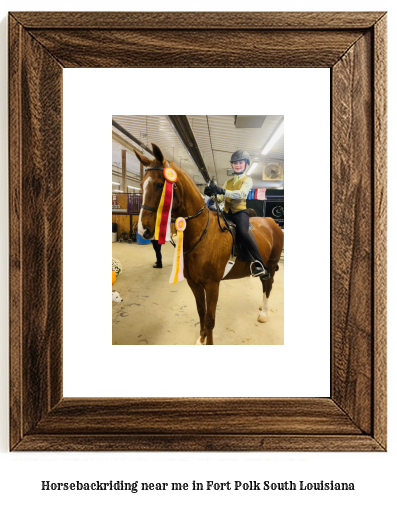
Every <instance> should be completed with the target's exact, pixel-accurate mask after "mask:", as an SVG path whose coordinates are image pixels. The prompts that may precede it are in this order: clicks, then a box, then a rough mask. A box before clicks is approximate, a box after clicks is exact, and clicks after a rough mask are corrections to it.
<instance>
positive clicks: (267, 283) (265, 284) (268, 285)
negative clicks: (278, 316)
mask: <svg viewBox="0 0 397 507" xmlns="http://www.w3.org/2000/svg"><path fill="white" fill-rule="evenodd" d="M273 276H274V273H273V274H272V275H271V276H270V278H269V279H268V280H261V282H262V289H263V302H262V304H261V305H260V307H259V310H261V313H260V314H259V316H258V322H262V323H263V322H266V320H267V308H268V300H269V296H270V292H271V290H272V286H273Z"/></svg>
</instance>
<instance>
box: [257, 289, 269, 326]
mask: <svg viewBox="0 0 397 507" xmlns="http://www.w3.org/2000/svg"><path fill="white" fill-rule="evenodd" d="M268 301H269V299H268V298H267V297H266V293H264V294H263V303H262V305H261V306H260V310H262V311H261V313H260V314H259V317H258V322H266V319H267V316H266V314H267V305H268Z"/></svg>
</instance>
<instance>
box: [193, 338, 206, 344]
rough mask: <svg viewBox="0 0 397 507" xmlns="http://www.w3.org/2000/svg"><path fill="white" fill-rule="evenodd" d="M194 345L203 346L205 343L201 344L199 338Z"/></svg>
mask: <svg viewBox="0 0 397 507" xmlns="http://www.w3.org/2000/svg"><path fill="white" fill-rule="evenodd" d="M195 345H205V341H204V343H201V340H200V337H199V338H198V339H197V341H196V343H195Z"/></svg>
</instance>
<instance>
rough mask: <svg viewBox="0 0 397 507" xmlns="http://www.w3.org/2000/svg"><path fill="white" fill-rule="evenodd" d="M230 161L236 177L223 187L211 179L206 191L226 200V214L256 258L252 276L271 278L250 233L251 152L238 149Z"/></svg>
mask: <svg viewBox="0 0 397 507" xmlns="http://www.w3.org/2000/svg"><path fill="white" fill-rule="evenodd" d="M230 163H231V165H232V169H233V174H234V177H233V178H231V179H230V180H228V181H227V182H226V183H225V184H224V185H223V188H220V187H218V186H217V185H215V183H214V182H213V181H211V182H210V184H209V186H208V187H206V188H205V190H204V193H205V194H206V195H211V196H212V195H215V194H218V201H223V200H225V212H226V216H227V217H228V218H229V219H230V220H231V221H232V222H233V223H234V224H236V229H237V234H238V236H239V237H240V239H241V240H242V242H243V243H244V245H245V246H246V247H247V249H248V250H249V252H250V254H251V255H252V257H253V258H254V262H253V263H252V264H251V272H252V276H260V277H261V278H262V280H267V279H268V278H270V273H269V271H268V270H267V268H266V266H265V263H264V262H263V259H262V257H261V254H260V253H259V250H258V247H257V245H256V243H255V242H254V241H253V240H252V238H251V236H250V235H249V234H248V228H249V216H248V212H247V205H246V202H247V201H246V199H247V195H248V192H249V191H250V190H251V188H252V179H251V178H250V177H249V176H246V175H245V174H244V173H245V171H246V170H247V169H248V166H249V165H250V163H251V162H250V158H249V154H248V153H247V152H246V151H243V150H237V151H236V152H234V153H233V155H232V157H231V159H230Z"/></svg>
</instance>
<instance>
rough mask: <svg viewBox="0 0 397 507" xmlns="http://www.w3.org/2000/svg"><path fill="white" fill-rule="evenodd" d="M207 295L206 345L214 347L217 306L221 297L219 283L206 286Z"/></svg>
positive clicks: (210, 283)
mask: <svg viewBox="0 0 397 507" xmlns="http://www.w3.org/2000/svg"><path fill="white" fill-rule="evenodd" d="M205 294H206V297H207V313H206V315H205V329H206V332H207V343H206V345H213V344H214V341H213V329H214V327H215V313H216V305H217V303H218V296H219V282H208V283H207V284H206V286H205Z"/></svg>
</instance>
